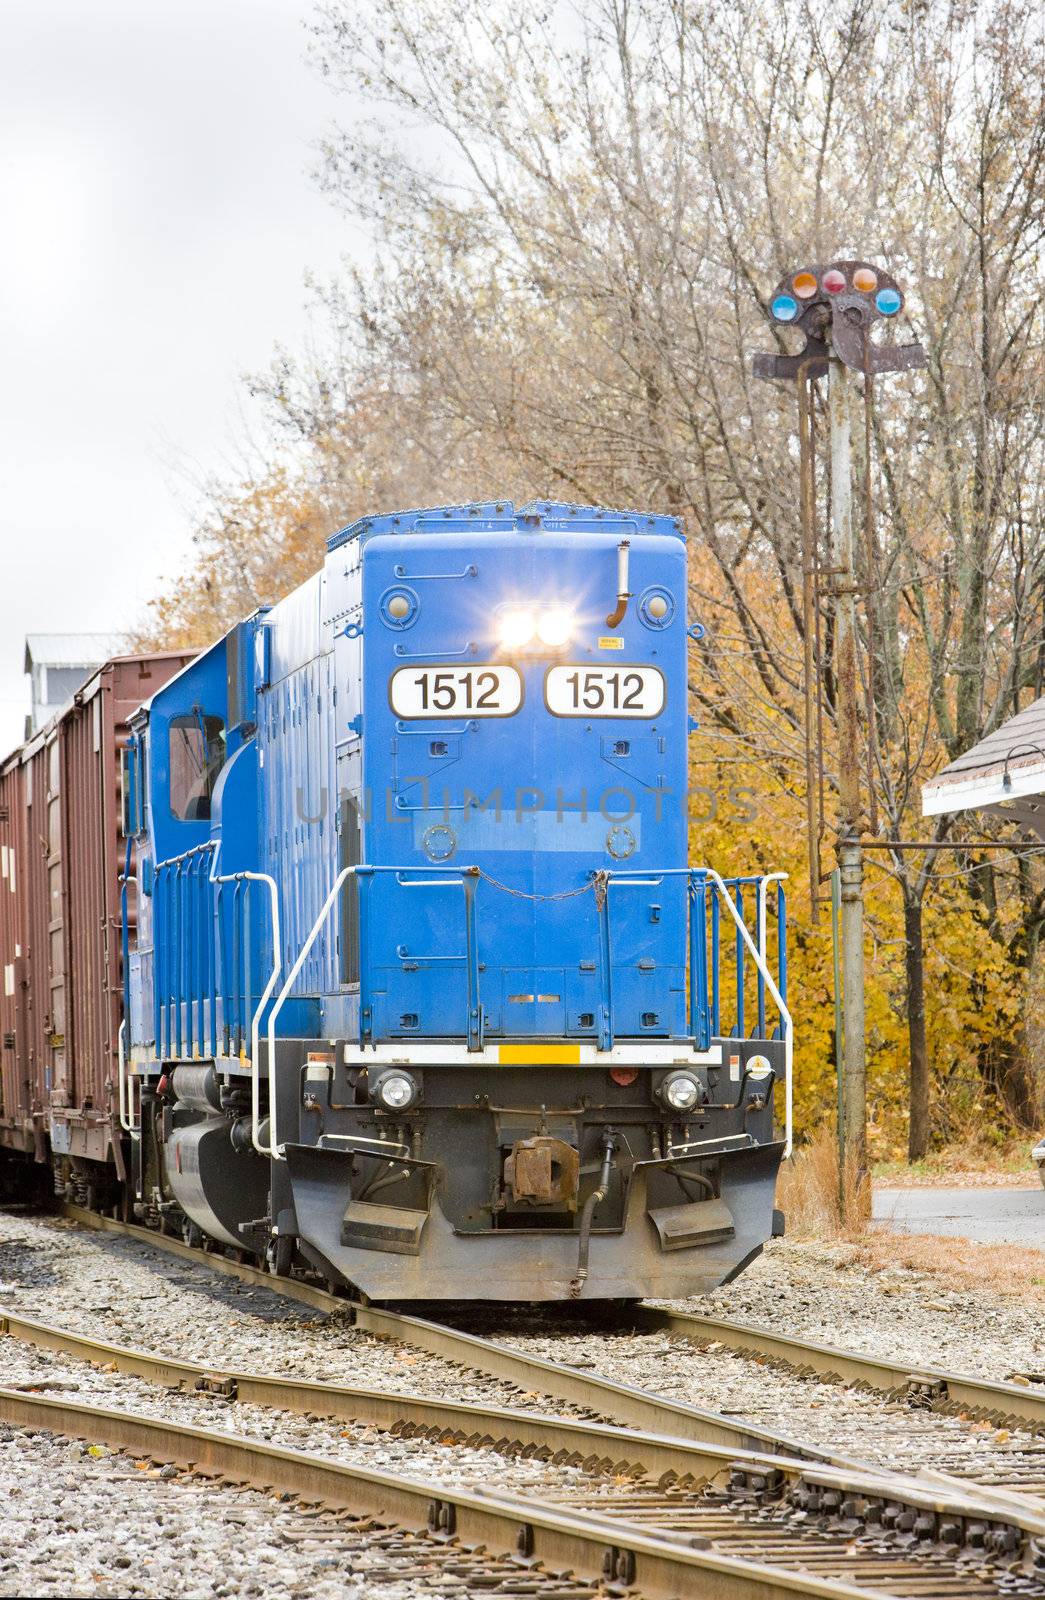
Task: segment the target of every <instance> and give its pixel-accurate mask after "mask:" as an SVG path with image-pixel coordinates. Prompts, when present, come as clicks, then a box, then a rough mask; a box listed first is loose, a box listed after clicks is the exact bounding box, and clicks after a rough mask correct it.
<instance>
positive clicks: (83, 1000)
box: [0, 653, 192, 1190]
mask: <svg viewBox="0 0 1045 1600" xmlns="http://www.w3.org/2000/svg"><path fill="white" fill-rule="evenodd" d="M191 659H192V655H191V654H178V653H168V654H162V655H156V654H153V655H138V656H121V657H118V658H117V659H116V660H113V661H110V662H107V663H106V665H105V666H103V667H101V668H99V669H98V671H97V672H95V673H94V674H93V675H92V676H91V677H90V678H88V679H87V681H86V682H85V683H84V685H83V687H82V688H81V689H80V690H78V692H77V694H76V696H75V698H74V700H73V703H72V705H70V706H69V707H68V709H67V710H65V711H64V712H62V713H61V714H60V715H58V716H57V717H55V718H54V719H53V720H52V721H51V722H49V723H48V724H47V726H46V727H44V728H41V729H40V731H39V732H38V733H36V734H34V736H33V737H32V739H30V740H29V741H28V742H27V743H26V744H25V745H23V746H22V748H21V749H20V750H17V751H16V752H15V753H14V754H13V755H12V756H9V757H8V759H7V760H6V761H5V762H4V763H3V764H2V766H0V866H2V870H3V878H2V880H0V966H2V970H3V986H2V988H3V993H2V995H0V1082H2V1098H0V1147H6V1148H7V1149H8V1150H13V1151H21V1152H23V1153H25V1154H27V1155H31V1156H33V1157H34V1158H35V1159H36V1160H38V1161H43V1160H45V1159H46V1157H47V1151H48V1147H50V1148H51V1150H52V1151H53V1153H54V1154H55V1156H66V1157H67V1158H68V1160H67V1161H65V1162H56V1167H61V1168H63V1169H64V1175H65V1177H66V1178H67V1179H68V1180H70V1181H72V1182H74V1184H75V1185H76V1187H77V1188H78V1189H83V1190H86V1188H87V1186H88V1185H89V1184H91V1182H92V1181H93V1180H94V1178H96V1177H99V1178H100V1177H101V1176H102V1174H101V1172H100V1169H97V1168H94V1167H93V1166H92V1165H91V1163H96V1162H108V1161H115V1163H116V1165H117V1168H118V1169H119V1168H120V1167H122V1151H121V1146H120V1141H119V1137H118V1132H119V1124H118V1121H117V1093H118V1090H117V1050H118V1040H119V1026H120V1019H121V1012H122V962H121V938H120V873H121V871H122V869H123V861H122V858H121V849H120V750H121V749H122V747H123V745H124V743H125V742H126V737H127V719H128V717H129V716H130V714H131V712H132V711H133V710H134V709H135V707H136V706H138V705H140V704H141V703H142V701H143V700H147V699H148V698H149V697H150V695H152V694H154V693H155V692H156V690H157V689H159V688H160V687H161V686H162V685H163V684H164V683H166V682H167V680H168V679H169V678H171V677H173V675H174V674H175V673H176V672H178V671H180V670H181V668H182V667H183V666H185V665H186V663H187V662H188V661H190V660H191ZM129 909H130V914H131V916H132V917H133V914H134V910H135V906H134V899H133V895H132V897H131V900H130V907H129Z"/></svg>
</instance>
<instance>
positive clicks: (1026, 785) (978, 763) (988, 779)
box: [922, 695, 1045, 827]
mask: <svg viewBox="0 0 1045 1600" xmlns="http://www.w3.org/2000/svg"><path fill="white" fill-rule="evenodd" d="M995 807H1001V808H1002V810H1001V814H1002V815H1007V816H1010V817H1011V818H1012V820H1013V821H1028V822H1030V821H1033V823H1034V825H1035V826H1036V827H1037V826H1039V825H1041V824H1042V819H1045V695H1043V696H1042V697H1041V699H1039V700H1035V701H1034V702H1033V703H1032V704H1031V705H1029V706H1026V707H1025V708H1024V710H1022V711H1019V712H1017V714H1016V715H1015V716H1014V717H1010V718H1009V720H1008V722H1003V723H1002V725H1001V727H1000V728H995V730H994V732H993V733H989V734H987V736H986V737H985V738H983V739H981V740H980V742H979V744H974V745H973V747H972V749H971V750H966V752H965V754H964V755H961V756H959V757H958V759H957V760H956V761H952V762H951V764H950V766H947V767H944V769H943V771H942V772H938V773H937V774H936V777H935V778H933V779H932V780H931V782H929V783H927V784H925V785H924V786H923V788H922V815H923V816H926V817H936V816H940V815H941V814H942V813H944V812H948V811H969V810H972V809H977V810H980V809H993V808H995Z"/></svg>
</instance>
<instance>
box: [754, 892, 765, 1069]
mask: <svg viewBox="0 0 1045 1600" xmlns="http://www.w3.org/2000/svg"><path fill="white" fill-rule="evenodd" d="M755 927H756V929H757V930H758V953H759V955H760V956H761V957H762V960H763V961H765V959H766V880H765V878H759V880H758V883H757V884H756V885H755ZM757 994H758V1037H759V1038H760V1039H764V1038H765V1037H766V980H765V978H763V976H762V969H761V967H759V969H758V991H757Z"/></svg>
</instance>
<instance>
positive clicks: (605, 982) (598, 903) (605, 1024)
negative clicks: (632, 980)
mask: <svg viewBox="0 0 1045 1600" xmlns="http://www.w3.org/2000/svg"><path fill="white" fill-rule="evenodd" d="M594 879H595V909H596V913H597V915H598V919H599V1042H598V1049H600V1050H612V1049H613V986H612V983H611V976H610V974H611V968H610V895H609V886H610V876H609V873H608V872H596V873H595V874H594Z"/></svg>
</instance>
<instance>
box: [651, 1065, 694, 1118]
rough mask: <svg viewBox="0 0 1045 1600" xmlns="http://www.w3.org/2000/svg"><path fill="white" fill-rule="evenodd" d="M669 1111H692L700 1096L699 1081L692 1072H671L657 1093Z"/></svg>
mask: <svg viewBox="0 0 1045 1600" xmlns="http://www.w3.org/2000/svg"><path fill="white" fill-rule="evenodd" d="M657 1092H658V1093H659V1095H660V1098H661V1099H662V1100H663V1102H664V1104H665V1105H666V1106H667V1107H668V1108H669V1110H671V1111H692V1110H693V1107H694V1106H695V1105H696V1104H697V1103H698V1101H699V1100H700V1096H701V1092H702V1091H701V1087H700V1079H699V1078H695V1077H694V1076H693V1074H692V1072H671V1073H669V1074H668V1076H667V1077H666V1078H665V1079H664V1081H663V1083H662V1084H661V1086H660V1089H659V1090H658V1091H657Z"/></svg>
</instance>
